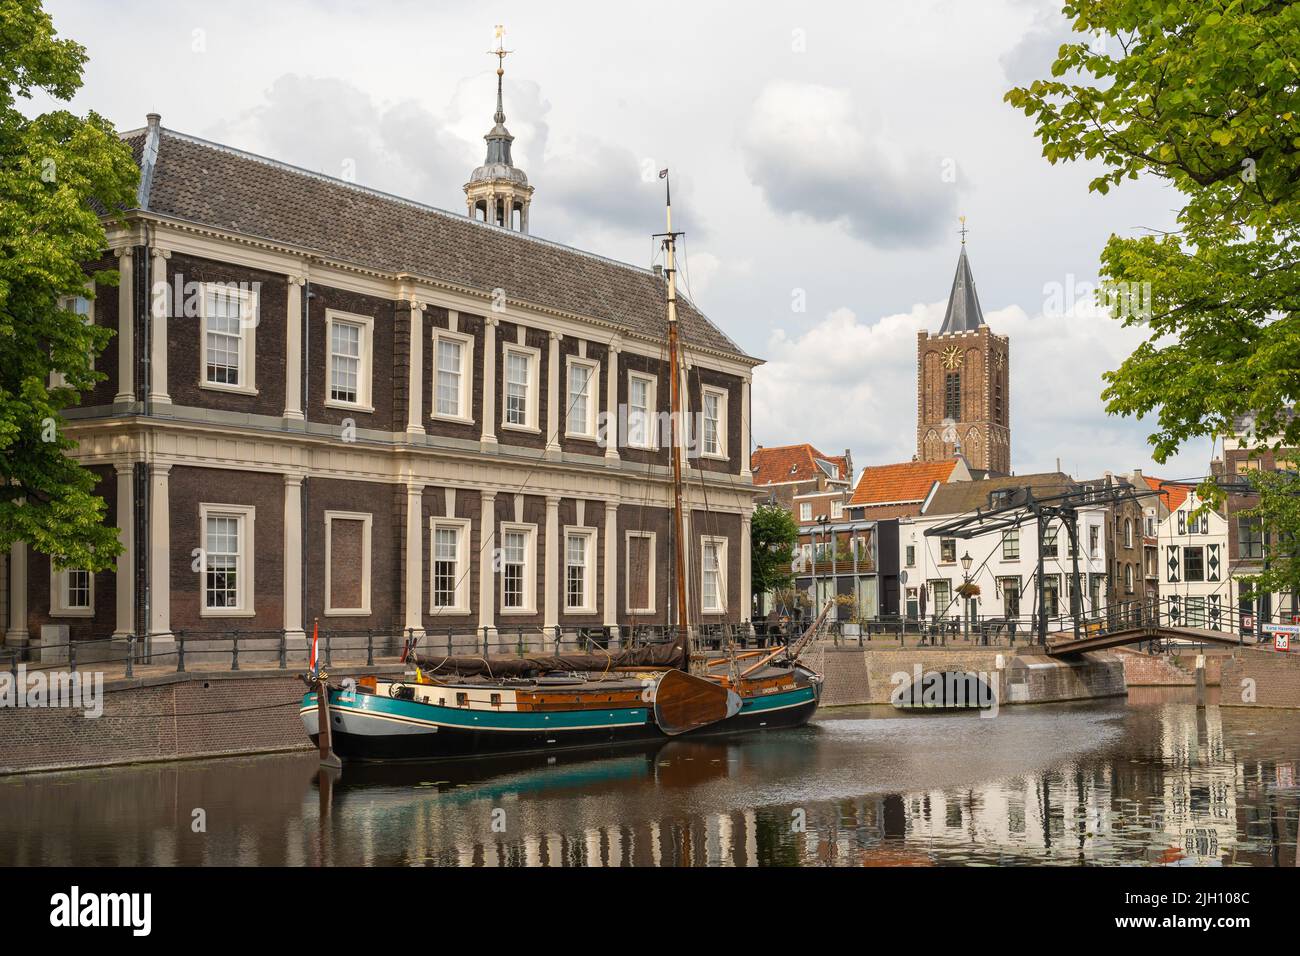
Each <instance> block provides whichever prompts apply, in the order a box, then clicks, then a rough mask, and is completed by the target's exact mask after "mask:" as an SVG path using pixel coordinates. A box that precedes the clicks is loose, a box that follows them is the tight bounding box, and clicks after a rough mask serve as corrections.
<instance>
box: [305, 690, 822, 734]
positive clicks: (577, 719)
mask: <svg viewBox="0 0 1300 956" xmlns="http://www.w3.org/2000/svg"><path fill="white" fill-rule="evenodd" d="M815 696H816V694H815V693H814V691H813V689H812V688H811V687H799V688H796V689H795V690H790V691H784V692H782V693H779V694H770V695H768V696H767V697H751V698H749V699H748V700H746V701H744V703H742V704H741V708H740V713H741V714H755V713H762V712H764V711H769V710H777V709H779V708H782V707H792V706H795V705H797V704H804V703H807V702H809V701H811V700H813V698H814V697H815ZM302 705H303V707H315V706H316V695H315V694H307V695H305V696H304V697H303V699H302ZM330 706H331V707H334V708H338V709H340V710H357V711H362V712H364V713H372V714H375V715H376V716H391V717H403V718H407V719H409V720H418V721H420V722H422V723H431V724H443V725H446V726H449V727H463V728H467V729H481V730H504V731H511V730H574V729H578V728H591V727H630V726H636V725H638V724H646V723H650V722H652V720H653V718H652V715H651V710H650V708H647V707H634V708H627V709H621V710H620V709H617V708H616V709H614V710H608V709H602V710H554V711H546V712H544V713H537V712H532V711H524V712H518V711H486V710H468V709H466V708H463V707H443V706H439V705H438V704H420V703H416V702H415V701H410V700H396V699H394V698H392V697H379V696H377V695H374V694H355V695H353V696H352V697H350V698H346V699H345V698H344V695H343V694H342V693H340V692H334V693H332V694H330Z"/></svg>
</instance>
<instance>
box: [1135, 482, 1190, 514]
mask: <svg viewBox="0 0 1300 956" xmlns="http://www.w3.org/2000/svg"><path fill="white" fill-rule="evenodd" d="M1142 479H1143V480H1144V481H1145V482H1146V483H1147V484H1148V485H1149V486H1150V487H1151V490H1152V491H1160V492H1163V494H1162V495H1161V496H1160V497H1161V498H1163V499H1164V500H1165V507H1167V508H1168V509H1169V510H1170V511H1174V510H1176V509H1177V508H1178V506H1179V505H1181V504H1182V503H1183V502H1184V501H1186V500H1187V495H1188V493H1189V492H1190V491H1191V490H1192V489H1191V486H1190V485H1176V484H1174V483H1173V482H1169V481H1161V480H1160V479H1159V478H1152V477H1150V476H1149V475H1143V476H1142Z"/></svg>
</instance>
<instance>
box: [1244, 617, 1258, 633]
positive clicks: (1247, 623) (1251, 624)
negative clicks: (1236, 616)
mask: <svg viewBox="0 0 1300 956" xmlns="http://www.w3.org/2000/svg"><path fill="white" fill-rule="evenodd" d="M1241 626H1242V627H1243V628H1245V629H1246V630H1248V631H1253V630H1254V629H1255V615H1253V614H1243V615H1242V616H1241Z"/></svg>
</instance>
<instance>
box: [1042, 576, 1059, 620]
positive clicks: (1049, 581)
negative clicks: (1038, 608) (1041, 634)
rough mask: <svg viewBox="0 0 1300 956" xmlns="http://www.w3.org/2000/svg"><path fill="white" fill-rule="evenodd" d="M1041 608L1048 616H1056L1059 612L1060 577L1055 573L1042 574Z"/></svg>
mask: <svg viewBox="0 0 1300 956" xmlns="http://www.w3.org/2000/svg"><path fill="white" fill-rule="evenodd" d="M1043 608H1044V609H1045V610H1046V611H1047V616H1048V617H1057V616H1059V615H1060V613H1061V578H1060V575H1057V574H1047V575H1044V576H1043Z"/></svg>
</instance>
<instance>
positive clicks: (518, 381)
mask: <svg viewBox="0 0 1300 956" xmlns="http://www.w3.org/2000/svg"><path fill="white" fill-rule="evenodd" d="M533 358H534V357H533V356H532V355H530V354H529V353H527V352H520V351H516V350H514V349H506V409H505V411H506V424H507V425H517V426H519V427H521V428H527V427H529V426H531V425H532V407H531V406H532V402H531V399H532V386H533Z"/></svg>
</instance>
